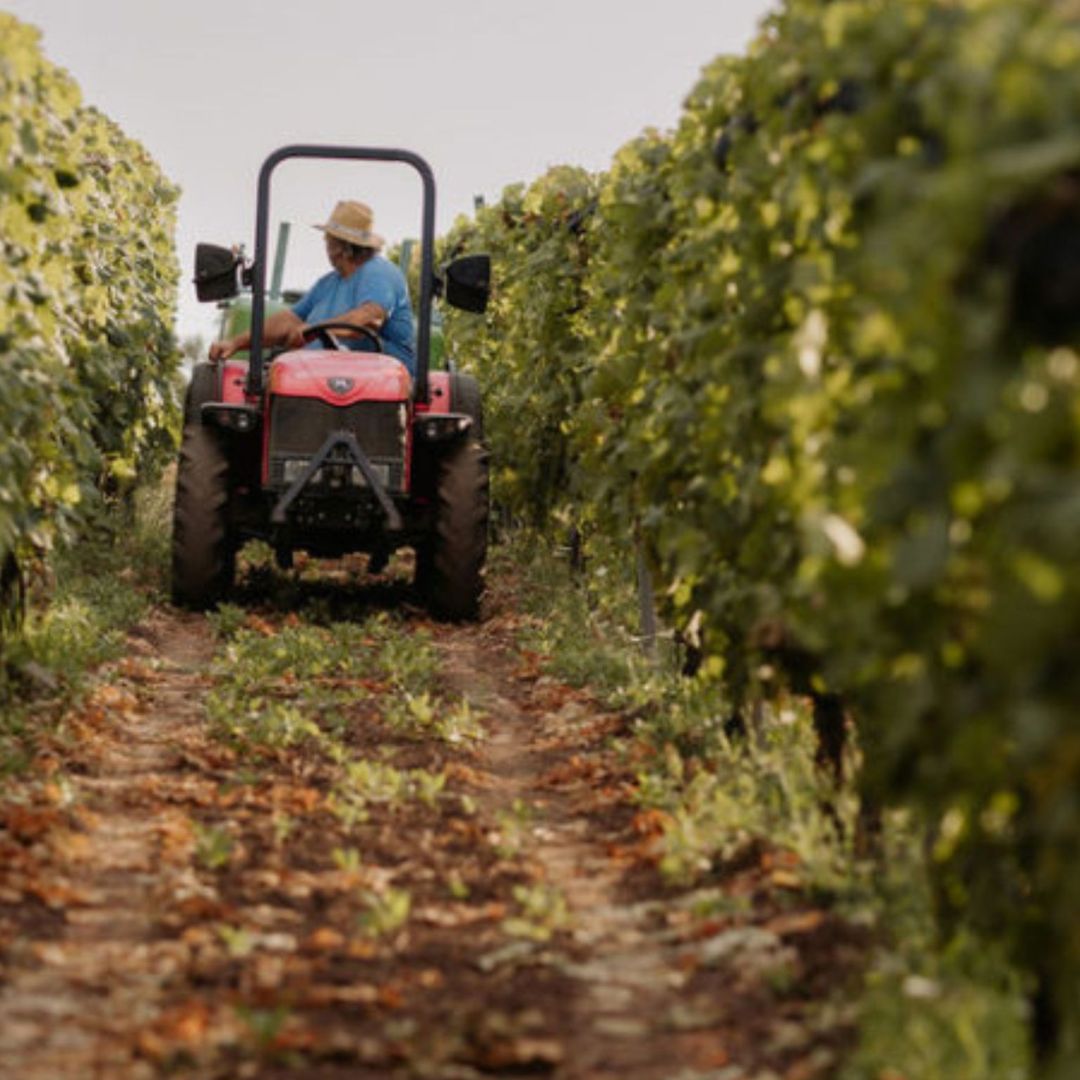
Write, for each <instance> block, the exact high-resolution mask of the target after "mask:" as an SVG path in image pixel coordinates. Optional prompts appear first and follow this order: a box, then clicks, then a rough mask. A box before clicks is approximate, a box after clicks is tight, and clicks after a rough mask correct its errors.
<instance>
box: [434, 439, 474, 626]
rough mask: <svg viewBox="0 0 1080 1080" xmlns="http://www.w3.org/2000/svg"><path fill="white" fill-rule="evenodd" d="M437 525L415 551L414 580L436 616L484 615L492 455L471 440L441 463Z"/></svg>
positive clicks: (456, 619) (459, 618) (451, 618)
mask: <svg viewBox="0 0 1080 1080" xmlns="http://www.w3.org/2000/svg"><path fill="white" fill-rule="evenodd" d="M435 507H436V509H435V521H434V526H433V529H432V533H431V536H430V537H429V538H428V539H427V541H426V542H425V543H423V544H422V545H420V547H419V548H418V549H417V573H416V581H417V586H418V588H419V590H420V593H421V595H422V597H423V599H424V602H425V604H426V605H427V607H428V608H429V609H430V611H431V612H432V614H433V615H435V616H436V617H437V618H440V619H446V620H448V621H451V622H463V621H467V620H473V619H477V618H479V616H480V599H481V597H482V596H483V593H484V561H485V559H486V558H487V540H488V453H487V451H486V450H485V449H484V448H483V447H482V446H481V445H480V443H478V442H476V441H474V440H472V439H469V440H468V441H463V442H462V443H461V444H460V445H458V446H455V447H453V448H452V449H451V450H450V451H449V452H448V453H447V454H446V455H445V456H444V457H443V458H442V460H441V461H440V462H439V463H438V480H437V484H436V497H435Z"/></svg>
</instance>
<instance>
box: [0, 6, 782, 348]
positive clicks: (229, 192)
mask: <svg viewBox="0 0 1080 1080" xmlns="http://www.w3.org/2000/svg"><path fill="white" fill-rule="evenodd" d="M771 6H772V4H771V3H769V2H767V0H726V2H725V0H664V2H662V3H659V4H647V5H646V4H640V5H637V4H633V3H628V2H627V0H542V2H534V0H533V2H527V3H526V2H524V0H443V2H436V0H382V2H380V3H370V2H365V0H299V2H293V3H289V4H282V5H278V4H274V3H272V2H268V0H0V9H3V10H6V11H10V12H11V13H13V14H14V15H16V16H18V17H19V18H20V19H22V20H23V21H25V22H28V23H32V24H34V25H36V26H37V27H39V28H40V29H41V30H42V31H43V34H44V39H43V48H44V51H45V54H46V55H47V56H48V57H49V59H50V60H52V61H53V62H54V63H57V64H59V65H61V66H62V67H65V68H67V69H68V70H69V71H70V72H71V74H72V75H73V76H74V78H75V80H76V81H77V82H78V84H79V85H80V87H81V88H82V90H83V94H84V97H85V99H86V100H87V101H88V102H89V103H91V104H94V105H97V106H98V107H99V108H101V110H102V111H103V112H105V113H107V114H108V115H109V116H110V117H112V118H113V119H114V120H116V121H117V122H118V123H119V124H120V126H121V127H122V128H123V129H124V130H125V132H126V133H127V134H129V135H131V136H133V137H135V138H137V139H139V140H140V141H141V142H143V143H144V144H145V145H146V146H147V148H148V149H149V150H150V152H151V153H152V154H153V156H154V157H155V158H156V160H157V161H158V163H159V164H160V165H161V166H162V168H163V169H164V170H165V172H166V174H167V175H168V176H169V177H170V179H172V180H173V181H174V182H176V183H177V184H179V185H180V187H181V188H182V189H183V195H182V198H181V203H180V220H179V230H178V235H177V240H178V245H179V249H180V257H181V265H182V267H183V274H184V281H183V283H182V285H181V304H180V316H179V325H178V329H179V332H180V333H181V335H184V336H187V335H189V334H201V335H203V336H204V337H209V336H211V334H212V331H213V326H214V319H213V316H212V314H211V312H209V311H207V309H205V308H199V307H198V306H197V305H196V304H195V302H194V298H193V294H192V288H191V285H190V279H191V255H192V252H193V249H194V245H195V242H196V240H208V241H213V242H220V243H225V244H231V243H244V244H246V245H248V249H249V251H250V249H251V245H252V241H253V232H254V203H255V182H256V177H257V174H258V170H259V166H260V164H261V163H262V161H263V159H264V158H265V157H266V155H267V154H268V153H269V152H270V151H271V150H273V149H275V148H277V147H279V146H281V145H284V144H286V143H293V142H329V143H344V144H349V145H369V146H398V147H404V148H407V149H411V150H414V151H416V152H418V153H419V154H421V155H422V156H423V157H425V158H426V159H427V160H428V162H429V163H430V164H431V166H432V168H433V169H434V172H435V177H436V182H437V184H438V228H439V230H440V231H442V230H444V229H445V228H447V227H448V226H449V225H450V223H451V222H452V221H453V219H454V217H455V216H456V215H457V214H458V213H461V212H467V211H469V210H471V208H472V204H473V197H474V196H476V195H483V196H484V197H486V198H487V199H488V200H493V199H496V198H497V197H498V195H499V193H500V191H501V190H502V188H503V187H504V186H505V185H506V184H509V183H513V182H515V181H519V180H521V181H529V180H532V179H534V178H535V177H537V176H539V175H540V174H541V173H542V172H543V171H544V170H545V169H547V168H548V167H549V166H551V165H556V164H563V163H567V164H574V165H581V166H584V167H585V168H588V169H593V170H599V169H604V168H606V167H607V165H608V163H609V162H610V159H611V155H612V153H613V152H614V151H615V150H616V149H617V148H618V147H619V146H621V145H622V144H623V143H624V142H626V141H627V140H628V139H630V138H632V137H633V136H634V135H636V134H637V133H638V132H640V131H641V130H642V129H643V128H645V127H648V126H655V127H660V128H666V127H670V126H671V125H673V124H674V123H675V122H676V120H677V118H678V115H679V111H680V107H681V103H682V100H683V98H684V97H685V95H686V94H687V92H688V91H689V90H690V89H691V87H692V86H693V84H694V82H695V80H696V78H697V75H698V72H699V71H700V69H701V68H702V67H703V66H704V65H705V64H706V63H708V62H709V61H710V60H711V59H712V58H713V57H714V56H716V55H718V54H719V53H739V52H742V51H744V49H745V47H746V45H747V43H748V42H749V40H750V39H751V37H752V36H753V34H754V32H755V29H756V27H757V24H758V22H759V21H760V19H761V17H762V16H763V15H764V14H765V12H766V11H767V10H768V9H769V8H770V7H771ZM275 177H276V179H275V185H274V198H273V210H272V214H271V222H272V231H273V232H276V226H277V223H278V222H279V221H281V220H287V221H291V222H294V223H295V224H294V228H293V230H292V240H291V243H290V248H289V258H288V261H287V267H288V268H287V270H286V274H285V284H286V286H290V285H292V286H296V287H303V286H306V285H307V284H310V282H311V280H313V279H314V277H315V276H317V275H318V274H319V273H322V272H324V270H325V269H326V268H327V267H326V264H325V256H324V255H323V252H322V242H321V234H319V233H317V232H315V231H314V230H313V229H311V228H310V227H309V226H310V225H312V224H315V223H316V222H319V221H324V220H325V219H326V217H327V215H328V213H329V211H330V208H331V207H332V205H333V203H334V202H335V201H336V200H337V199H338V198H359V199H363V200H364V201H366V202H369V203H370V204H371V205H372V206H373V207H374V210H375V215H376V228H377V231H379V232H380V233H381V234H382V235H383V236H385V237H386V238H387V239H388V240H389V241H390V242H394V241H396V240H399V239H401V238H402V237H404V236H408V235H416V234H417V233H418V232H419V220H420V211H419V205H420V204H419V199H420V187H419V182H418V181H417V180H416V179H415V178H414V174H413V173H412V172H411V171H410V170H408V169H407V168H406V167H404V166H387V165H370V164H368V165H357V164H325V165H320V166H316V165H315V164H314V163H311V162H300V163H293V164H286V165H284V166H282V167H281V169H279V170H278V172H277V173H275ZM272 234H273V233H272Z"/></svg>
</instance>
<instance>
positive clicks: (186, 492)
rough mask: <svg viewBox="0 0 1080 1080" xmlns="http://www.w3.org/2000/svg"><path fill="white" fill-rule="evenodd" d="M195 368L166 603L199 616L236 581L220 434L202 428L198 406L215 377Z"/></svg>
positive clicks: (226, 465) (179, 472) (187, 406)
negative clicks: (169, 590) (168, 592)
mask: <svg viewBox="0 0 1080 1080" xmlns="http://www.w3.org/2000/svg"><path fill="white" fill-rule="evenodd" d="M209 367H210V365H202V364H200V365H197V366H196V368H195V371H194V373H193V376H192V381H191V386H190V388H189V390H188V397H187V401H186V403H185V408H184V431H183V436H182V438H181V442H180V459H179V462H178V464H177V470H176V498H175V501H174V503H173V538H172V598H173V603H174V604H177V605H178V606H180V607H186V608H191V609H193V610H196V611H205V610H206V609H207V608H211V607H214V605H216V604H217V603H219V602H220V601H221V600H223V599H224V598H225V596H226V595H227V594H228V591H229V589H230V588H232V584H233V580H234V578H235V576H236V549H235V544H234V540H233V537H232V535H231V531H230V528H229V459H228V457H227V456H226V453H225V447H224V444H223V441H222V437H221V434H220V433H219V432H218V431H217V430H215V429H214V428H211V427H207V426H206V425H205V424H203V423H202V420H201V418H200V416H199V406H200V405H201V404H203V401H207V400H212V399H213V397H214V395H215V392H216V384H215V385H214V386H213V388H211V386H210V381H211V379H212V378H214V377H215V375H216V373H214V372H213V371H212V370H206V369H208V368H209Z"/></svg>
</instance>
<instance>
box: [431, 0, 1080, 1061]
mask: <svg viewBox="0 0 1080 1080" xmlns="http://www.w3.org/2000/svg"><path fill="white" fill-rule="evenodd" d="M1078 19H1080V13H1078V10H1077V5H1076V4H1075V3H1071V2H1069V3H1066V2H1047V0H909V2H906V3H903V4H896V3H889V2H886V0H832V2H824V0H787V2H786V3H783V4H781V5H780V7H779V8H778V9H777V11H776V12H775V13H774V14H773V15H772V16H771V17H770V18H769V19H768V20H767V21H766V22H765V24H764V25H763V28H762V31H761V33H760V35H759V37H758V39H757V40H756V42H755V43H754V44H753V45H752V47H751V48H750V50H749V51H748V53H747V55H745V56H744V57H741V58H736V59H731V58H720V59H718V60H716V61H714V62H713V63H712V64H710V65H709V66H708V67H707V68H706V69H705V70H704V72H703V75H702V78H701V80H700V82H699V83H698V85H697V86H696V87H695V88H694V89H693V90H692V92H691V93H690V95H689V97H688V98H687V100H686V104H685V109H684V112H683V115H682V118H681V121H680V122H679V124H678V126H677V127H676V129H675V130H674V131H672V132H670V133H656V132H646V133H645V134H643V135H642V136H640V137H639V138H637V139H635V140H633V141H632V142H630V143H628V144H627V145H626V146H624V147H623V148H622V149H621V150H620V151H618V153H617V154H616V155H615V158H614V160H613V161H612V163H611V167H610V169H609V170H608V171H607V172H606V173H603V174H601V175H594V174H589V173H586V172H584V171H583V170H580V169H575V168H571V167H559V168H555V169H552V170H551V171H549V172H548V173H547V174H546V175H544V176H542V177H541V178H539V179H538V180H536V181H535V182H533V183H531V184H529V185H528V186H524V185H518V186H513V187H510V188H507V189H506V190H505V192H504V193H503V195H502V198H501V199H500V200H499V201H498V203H496V204H495V205H490V206H487V207H484V208H481V209H479V210H478V211H477V213H476V215H475V217H474V218H473V219H461V220H459V221H458V222H457V224H456V225H455V227H454V229H453V230H452V232H451V233H450V234H449V235H448V236H447V237H445V238H444V240H443V244H444V251H445V252H446V253H449V252H451V251H455V250H464V249H470V250H488V251H490V252H491V253H492V255H493V257H494V260H495V276H496V280H497V283H498V295H497V297H496V298H495V300H494V302H493V305H492V307H491V308H490V309H489V312H488V315H487V318H486V320H484V321H483V322H482V323H477V322H474V321H468V320H466V319H465V318H463V317H460V316H455V315H453V314H449V315H448V318H447V327H448V334H449V341H450V348H451V351H453V352H456V354H457V355H458V356H459V357H460V358H461V359H462V360H463V361H465V362H466V363H468V364H470V365H471V366H472V367H473V369H474V370H475V371H476V373H477V374H478V375H480V377H481V379H482V382H483V385H484V386H485V388H486V395H487V408H488V414H489V419H488V428H487V430H488V435H489V438H490V441H491V443H492V447H493V451H494V460H495V462H496V463H497V470H496V474H495V478H494V479H495V484H496V489H495V490H496V497H497V500H498V502H499V506H500V508H501V517H502V520H504V521H505V520H514V519H517V520H526V521H528V522H530V523H531V524H533V525H536V526H539V527H541V528H546V529H548V530H558V529H562V528H564V527H565V526H566V525H567V524H568V523H569V522H571V521H572V522H573V523H574V524H575V525H576V527H577V528H578V529H579V530H580V532H581V533H582V534H584V536H585V537H586V550H588V541H589V538H590V537H592V538H603V537H606V538H608V539H612V538H614V539H616V540H621V542H622V546H623V548H624V550H625V548H627V547H628V546H629V539H628V538H634V539H635V540H636V544H637V546H638V549H639V550H640V551H641V552H642V553H643V555H644V557H645V561H646V563H647V565H648V566H649V568H650V571H651V575H652V579H653V582H654V584H655V587H656V592H657V595H658V602H659V604H660V606H661V608H662V612H663V615H664V617H665V619H666V620H667V623H668V625H670V626H672V627H674V628H675V630H676V632H677V633H678V635H679V636H680V637H681V639H682V640H684V641H685V642H687V643H688V645H689V646H690V648H691V651H692V657H693V664H692V666H694V667H696V669H697V677H698V678H699V679H715V680H717V681H718V682H720V683H721V684H722V687H723V691H724V693H725V694H726V695H727V698H728V700H730V701H732V702H733V703H734V706H733V707H734V710H735V717H734V719H735V721H737V722H742V721H741V719H740V717H741V714H742V711H743V709H742V703H743V702H744V701H749V700H754V699H756V698H758V697H759V696H761V695H763V696H764V697H765V698H766V699H770V698H775V697H777V696H778V695H779V694H781V693H782V691H783V690H784V689H785V688H788V689H794V690H796V691H797V692H800V693H804V694H807V695H810V697H811V698H812V699H813V700H814V701H815V703H816V705H817V706H819V707H820V711H821V713H822V715H823V716H824V714H825V713H826V712H827V711H828V710H827V709H826V706H832V713H833V717H832V721H831V729H827V728H826V726H824V725H822V726H821V727H820V728H819V735H820V736H821V737H822V739H823V745H824V751H825V754H824V756H825V757H828V758H830V759H831V760H832V763H833V765H834V767H837V766H839V765H840V764H842V761H841V758H842V755H843V753H844V752H845V751H844V750H843V746H842V740H843V737H844V735H845V734H846V727H847V721H846V720H845V717H847V718H852V719H853V720H854V722H855V725H856V727H857V731H858V742H859V746H860V749H861V755H862V767H861V768H860V772H859V777H860V785H861V791H862V795H863V799H864V805H865V806H866V807H869V808H871V809H875V808H876V809H878V810H880V809H882V808H887V807H890V806H899V807H905V808H907V809H908V810H909V811H910V812H912V813H914V814H915V817H916V820H917V821H920V822H921V823H922V825H921V828H922V830H923V831H924V833H925V836H926V842H927V849H928V850H929V851H930V852H931V853H932V863H933V871H934V873H933V888H934V895H935V897H936V906H937V910H938V913H939V918H940V926H941V927H942V929H943V931H944V933H945V936H946V938H947V939H948V938H958V937H959V936H963V937H965V938H969V937H971V936H974V939H975V940H977V941H978V940H981V941H983V942H994V943H995V945H996V946H1000V947H1004V948H1005V950H1006V951H1007V953H1008V954H1009V955H1011V956H1012V958H1013V961H1014V962H1015V963H1017V964H1018V965H1020V967H1021V968H1022V969H1023V970H1024V971H1026V972H1027V978H1028V981H1029V985H1030V988H1031V999H1032V1004H1033V1008H1032V1011H1031V1016H1032V1033H1033V1038H1034V1041H1035V1043H1036V1045H1037V1047H1038V1049H1039V1051H1040V1052H1041V1054H1042V1060H1043V1062H1044V1064H1045V1066H1046V1071H1047V1075H1051V1074H1053V1075H1058V1076H1075V1075H1077V1070H1078V1069H1080V919H1077V917H1076V912H1077V910H1078V908H1080V724H1078V723H1077V717H1076V708H1077V703H1078V702H1080V665H1078V664H1077V663H1076V656H1077V649H1078V645H1080V574H1078V570H1080V544H1078V543H1077V535H1078V533H1080V483H1078V480H1080V456H1078V452H1080V396H1078V393H1077V390H1078V387H1080V256H1078V251H1080V25H1078Z"/></svg>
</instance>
